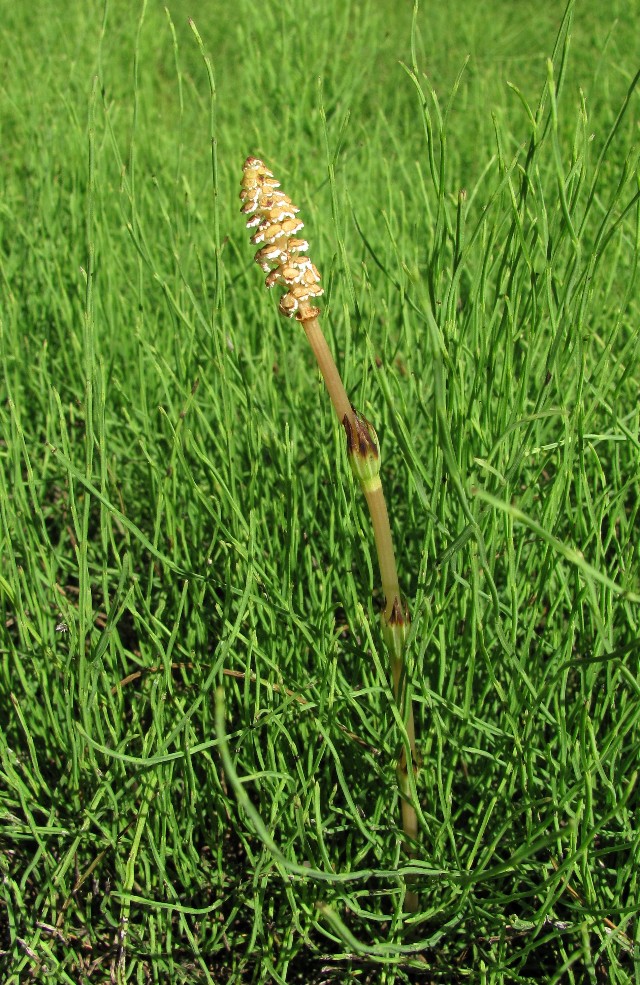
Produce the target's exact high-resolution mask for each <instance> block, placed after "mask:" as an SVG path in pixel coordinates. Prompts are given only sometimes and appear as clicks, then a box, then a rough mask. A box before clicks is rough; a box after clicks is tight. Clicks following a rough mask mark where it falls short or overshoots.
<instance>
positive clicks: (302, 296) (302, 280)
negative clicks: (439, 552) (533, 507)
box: [240, 157, 418, 912]
mask: <svg viewBox="0 0 640 985" xmlns="http://www.w3.org/2000/svg"><path fill="white" fill-rule="evenodd" d="M279 189H280V185H279V182H277V181H276V180H275V179H274V177H273V174H272V172H271V171H269V169H268V168H267V167H266V166H265V165H264V164H263V162H262V161H260V160H259V159H258V158H256V157H248V158H247V160H246V161H245V164H244V169H243V179H242V190H241V192H240V197H241V198H242V202H243V205H242V211H243V212H244V213H245V215H248V216H250V218H249V220H248V222H247V226H249V227H250V228H256V232H255V233H254V235H253V236H252V237H251V242H252V243H253V244H254V245H255V246H260V249H259V250H258V252H257V253H256V262H257V263H259V264H260V266H261V267H262V268H263V270H265V272H267V278H266V286H267V287H269V288H271V287H274V286H275V285H276V284H280V285H281V286H282V287H284V288H286V293H285V294H283V296H282V297H281V298H280V303H279V309H280V312H281V313H282V314H283V315H285V316H287V317H288V318H291V317H294V316H295V318H296V319H297V320H298V321H299V322H300V323H301V324H302V326H303V328H304V331H305V334H306V336H307V338H308V340H309V344H310V345H311V348H312V349H313V352H314V355H315V357H316V360H317V362H318V366H319V368H320V372H321V373H322V376H323V378H324V381H325V384H326V387H327V390H328V392H329V396H330V398H331V402H332V404H333V406H334V408H335V411H336V414H337V415H338V420H339V421H340V423H341V424H342V426H343V427H344V429H345V433H346V437H347V451H348V453H349V461H350V462H351V468H352V470H353V473H354V475H355V476H356V478H357V479H358V481H359V483H360V486H361V488H362V491H363V493H364V496H365V499H366V501H367V506H368V507H369V513H370V515H371V523H372V526H373V534H374V538H375V543H376V551H377V554H378V566H379V568H380V578H381V581H382V591H383V594H384V609H383V611H382V613H381V625H382V635H383V638H384V641H385V645H386V647H387V650H388V652H389V658H390V662H391V677H392V680H393V694H394V698H395V701H396V703H397V705H398V707H399V709H400V711H401V714H402V715H403V719H404V723H405V727H406V731H407V737H408V740H409V750H410V755H411V766H410V767H409V764H408V761H407V755H406V751H405V749H404V748H403V750H402V752H401V754H400V758H399V760H398V764H397V777H398V786H399V789H400V795H401V805H402V806H401V812H402V828H403V831H404V833H405V838H406V842H405V848H406V850H407V851H408V852H409V853H411V846H412V843H413V842H414V841H415V840H416V838H417V835H418V822H417V816H416V811H415V808H414V807H413V804H412V801H411V784H410V781H409V768H411V770H412V772H413V774H414V776H415V773H416V770H417V755H416V741H415V726H414V721H413V708H412V705H411V702H410V700H408V697H407V675H406V666H405V660H404V648H405V641H406V637H407V632H408V629H409V613H408V611H407V609H406V607H405V605H404V604H403V602H402V597H401V595H400V586H399V583H398V571H397V568H396V559H395V553H394V550H393V540H392V537H391V525H390V523H389V514H388V512H387V504H386V502H385V498H384V493H383V491H382V482H381V479H380V446H379V442H378V436H377V435H376V432H375V430H374V428H373V427H372V425H371V424H370V423H369V422H368V421H367V420H366V419H365V418H364V417H363V416H362V415H361V414H359V413H358V412H357V411H356V410H355V408H354V407H353V406H352V405H351V403H350V401H349V398H348V396H347V393H346V390H345V388H344V385H343V383H342V380H341V378H340V374H339V373H338V370H337V368H336V364H335V361H334V358H333V355H332V354H331V350H330V349H329V346H328V345H327V340H326V338H325V336H324V334H323V332H322V329H321V328H320V323H319V321H318V315H319V314H320V312H319V310H318V308H316V307H315V305H314V300H315V298H317V297H319V296H320V295H321V294H322V293H323V291H322V288H321V287H320V274H319V273H318V271H317V269H316V267H315V266H314V265H313V264H312V263H311V260H310V259H309V258H308V257H306V256H300V254H301V253H302V252H303V251H304V250H307V249H308V248H309V244H308V243H307V242H306V240H303V239H297V238H295V237H296V234H297V233H298V232H300V230H301V229H302V228H303V223H302V222H301V221H300V220H299V219H298V218H297V213H298V208H297V207H296V206H295V205H294V204H293V203H292V201H291V199H290V198H289V197H288V195H285V194H284V192H282V191H280V190H279ZM405 909H406V910H407V911H409V912H415V911H416V910H417V909H418V897H417V894H416V893H415V892H413V891H408V892H407V893H406V895H405Z"/></svg>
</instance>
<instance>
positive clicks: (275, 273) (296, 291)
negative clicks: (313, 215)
mask: <svg viewBox="0 0 640 985" xmlns="http://www.w3.org/2000/svg"><path fill="white" fill-rule="evenodd" d="M242 171H243V174H242V187H241V191H240V198H241V199H242V202H243V205H242V212H243V213H244V214H245V215H248V216H250V217H251V218H250V219H248V221H247V228H249V229H256V232H255V233H254V234H253V236H252V237H251V242H252V243H253V244H254V246H260V249H259V250H258V252H257V253H256V256H255V259H256V263H258V264H259V265H260V266H261V267H262V269H263V270H264V271H266V272H267V278H266V280H265V284H266V286H267V287H268V288H272V287H275V286H276V284H280V285H281V286H282V287H284V288H286V292H285V293H284V294H283V295H282V297H281V298H280V303H279V308H280V312H281V313H282V314H283V315H286V316H287V317H288V318H292V317H293V316H294V315H295V316H296V317H297V318H299V319H300V320H303V319H305V318H315V317H317V315H318V314H319V310H318V309H317V308H315V307H314V306H313V300H312V299H314V298H318V297H320V295H321V294H322V293H323V290H322V288H321V287H320V274H319V273H318V271H317V269H316V267H315V266H314V265H313V263H312V262H311V260H310V259H309V257H308V256H303V255H301V254H303V252H304V251H305V250H308V249H309V244H308V243H307V241H306V240H304V239H298V238H297V236H296V234H297V233H299V232H300V230H301V229H303V228H304V223H303V222H302V220H301V219H298V218H297V214H298V212H299V209H298V207H297V206H296V205H294V204H293V202H292V201H291V199H290V198H289V196H288V195H285V193H284V192H282V191H280V182H279V181H276V179H275V178H274V176H273V173H272V172H271V171H270V170H269V168H268V167H267V166H266V165H265V164H264V162H263V161H261V160H260V159H259V158H258V157H248V158H247V159H246V161H245V162H244V167H243V169H242ZM256 227H257V228H256ZM261 244H264V245H261Z"/></svg>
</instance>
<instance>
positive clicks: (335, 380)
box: [298, 305, 356, 428]
mask: <svg viewBox="0 0 640 985" xmlns="http://www.w3.org/2000/svg"><path fill="white" fill-rule="evenodd" d="M316 310H317V309H316ZM298 319H299V321H301V322H302V326H303V328H304V330H305V333H306V336H307V338H308V340H309V345H310V346H311V348H312V349H313V354H314V355H315V357H316V359H317V361H318V367H319V369H320V372H321V373H322V376H323V377H324V382H325V385H326V387H327V390H328V392H329V396H330V398H331V403H332V404H333V406H334V407H335V411H336V414H337V415H338V420H339V421H340V423H341V424H344V419H345V417H346V418H347V420H348V421H349V422H350V423H351V424H352V425H353V426H354V428H355V420H356V416H355V411H354V410H353V407H352V406H351V403H350V402H349V398H348V396H347V391H346V390H345V388H344V384H343V382H342V380H341V378H340V373H339V372H338V367H337V366H336V364H335V362H334V359H333V355H332V352H331V349H330V348H329V346H328V345H327V340H326V339H325V337H324V335H323V332H322V329H321V328H320V324H319V322H318V319H317V318H316V317H313V316H312V317H311V318H305V317H304V306H303V305H300V314H299V315H298Z"/></svg>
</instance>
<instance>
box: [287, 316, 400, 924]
mask: <svg viewBox="0 0 640 985" xmlns="http://www.w3.org/2000/svg"><path fill="white" fill-rule="evenodd" d="M316 312H317V309H313V308H312V307H311V305H310V304H304V305H301V306H300V311H299V314H298V316H297V317H298V320H299V321H300V322H301V323H302V325H303V327H304V330H305V333H306V336H307V338H308V340H309V344H310V345H311V348H312V349H313V352H314V355H315V357H316V360H317V362H318V367H319V369H320V372H321V373H322V376H323V378H324V382H325V384H326V387H327V391H328V393H329V397H330V398H331V402H332V404H333V406H334V408H335V411H336V414H337V415H338V420H339V421H340V422H341V424H343V425H344V426H345V430H346V431H347V434H349V432H350V430H351V433H354V434H355V432H356V429H357V421H356V414H355V411H354V409H353V407H352V406H351V403H350V401H349V398H348V396H347V392H346V390H345V388H344V384H343V382H342V379H341V377H340V374H339V372H338V369H337V367H336V364H335V361H334V358H333V354H332V352H331V350H330V348H329V346H328V345H327V340H326V339H325V337H324V334H323V332H322V329H321V328H320V324H319V322H318V319H317V317H316ZM362 488H363V492H364V495H365V498H366V500H367V506H368V507H369V513H370V515H371V523H372V526H373V535H374V540H375V544H376V551H377V554H378V565H379V567H380V578H381V581H382V591H383V593H384V598H385V608H384V613H383V619H384V620H386V621H387V622H389V621H390V620H392V618H393V612H394V608H395V607H398V609H400V610H401V607H402V601H401V596H400V585H399V583H398V570H397V567H396V558H395V552H394V549H393V540H392V537H391V525H390V523H389V513H388V511H387V504H386V501H385V498H384V493H383V491H382V484H381V482H378V483H377V484H374V485H373V486H372V487H369V488H366V487H365V486H364V485H363V487H362ZM390 657H391V676H392V679H393V694H394V698H395V700H396V704H397V705H398V707H399V708H400V711H401V713H402V714H403V716H404V721H405V727H406V730H407V737H408V739H409V749H410V751H411V767H410V768H411V770H412V772H413V773H414V775H415V771H416V768H417V755H416V737H415V724H414V720H413V706H412V704H411V702H410V701H409V702H407V701H406V676H405V675H404V674H403V670H404V661H403V660H402V658H399V657H398V656H395V655H393V654H390ZM408 771H409V765H408V763H407V756H406V753H405V750H404V749H403V750H402V752H401V754H400V758H399V759H398V765H397V776H398V786H399V788H400V794H401V800H400V804H401V807H400V810H401V813H402V830H403V831H404V833H405V836H406V838H407V842H406V843H405V849H406V851H407V852H408V854H409V855H411V854H413V853H412V850H411V842H414V841H415V840H416V839H417V837H418V817H417V814H416V810H415V808H414V807H413V805H412V803H411V788H410V785H409V772H408ZM418 906H419V901H418V895H417V893H415V892H413V891H412V890H409V891H407V893H406V895H405V900H404V908H405V910H406V911H407V912H408V913H415V912H416V911H417V910H418Z"/></svg>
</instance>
